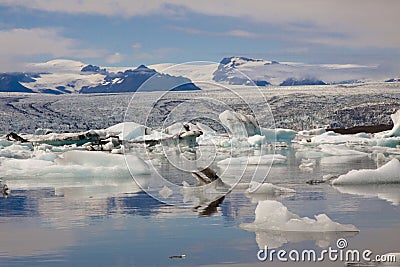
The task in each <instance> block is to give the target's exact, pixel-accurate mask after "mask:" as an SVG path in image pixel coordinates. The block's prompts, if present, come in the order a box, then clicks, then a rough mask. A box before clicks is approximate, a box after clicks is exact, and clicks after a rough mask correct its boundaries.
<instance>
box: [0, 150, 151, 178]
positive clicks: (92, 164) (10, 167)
mask: <svg viewBox="0 0 400 267" xmlns="http://www.w3.org/2000/svg"><path fill="white" fill-rule="evenodd" d="M127 163H128V164H129V166H135V167H134V168H130V169H128V167H127ZM0 173H2V176H3V177H7V178H9V180H10V181H12V179H13V178H15V177H31V178H32V179H35V178H40V179H48V178H52V179H57V178H82V179H85V178H89V177H96V178H110V177H113V178H114V177H130V176H131V173H132V174H149V173H150V172H149V169H148V166H147V165H146V163H145V162H144V161H143V160H142V159H140V158H139V157H137V156H136V155H134V154H127V155H125V156H123V155H118V154H110V153H105V152H98V151H92V152H89V151H68V152H65V153H63V154H61V155H60V156H58V157H56V158H54V154H49V156H48V157H47V156H46V155H44V154H41V155H40V157H38V158H30V159H7V160H4V161H2V164H1V165H0Z"/></svg>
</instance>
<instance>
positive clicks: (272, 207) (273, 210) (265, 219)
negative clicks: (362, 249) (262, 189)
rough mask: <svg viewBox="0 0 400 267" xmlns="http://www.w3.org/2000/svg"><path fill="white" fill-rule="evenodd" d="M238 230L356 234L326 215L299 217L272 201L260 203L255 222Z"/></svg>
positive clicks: (349, 226) (351, 229)
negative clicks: (312, 217)
mask: <svg viewBox="0 0 400 267" xmlns="http://www.w3.org/2000/svg"><path fill="white" fill-rule="evenodd" d="M240 228H242V229H244V230H249V231H255V230H268V231H283V232H358V231H359V230H358V229H357V228H356V227H355V226H354V225H350V224H347V225H346V224H340V223H337V222H334V221H332V220H331V219H330V218H329V217H328V216H327V215H326V214H319V215H316V216H315V219H310V218H308V217H303V218H301V217H299V216H298V215H296V214H294V213H291V212H290V211H289V210H288V209H287V207H285V206H284V205H283V204H282V203H280V202H278V201H274V200H264V201H260V202H259V203H258V205H257V208H256V210H255V220H254V222H252V223H243V224H241V225H240Z"/></svg>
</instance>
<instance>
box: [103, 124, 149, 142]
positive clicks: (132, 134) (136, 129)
mask: <svg viewBox="0 0 400 267" xmlns="http://www.w3.org/2000/svg"><path fill="white" fill-rule="evenodd" d="M104 131H105V132H106V133H107V135H108V136H118V137H119V139H120V140H133V139H135V138H137V137H139V136H143V135H147V134H150V133H151V129H150V128H149V127H147V126H144V125H141V124H138V123H136V122H121V123H118V124H116V125H113V126H111V127H108V128H106V129H104Z"/></svg>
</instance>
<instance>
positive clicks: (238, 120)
mask: <svg viewBox="0 0 400 267" xmlns="http://www.w3.org/2000/svg"><path fill="white" fill-rule="evenodd" d="M219 119H220V120H221V122H222V124H223V125H224V126H225V127H227V128H228V129H229V131H230V132H231V134H232V135H233V136H236V137H248V136H253V135H256V134H260V129H259V127H258V124H257V122H256V121H255V119H254V117H252V116H248V115H243V114H240V113H237V112H234V111H230V110H225V111H224V112H222V113H221V114H220V115H219Z"/></svg>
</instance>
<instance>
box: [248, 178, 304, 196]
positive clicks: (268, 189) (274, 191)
mask: <svg viewBox="0 0 400 267" xmlns="http://www.w3.org/2000/svg"><path fill="white" fill-rule="evenodd" d="M295 192H296V191H295V190H294V189H290V188H285V187H280V186H276V185H273V184H271V183H258V182H254V181H253V182H251V183H250V184H249V187H248V188H247V189H246V193H251V194H269V195H281V194H286V193H295Z"/></svg>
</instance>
